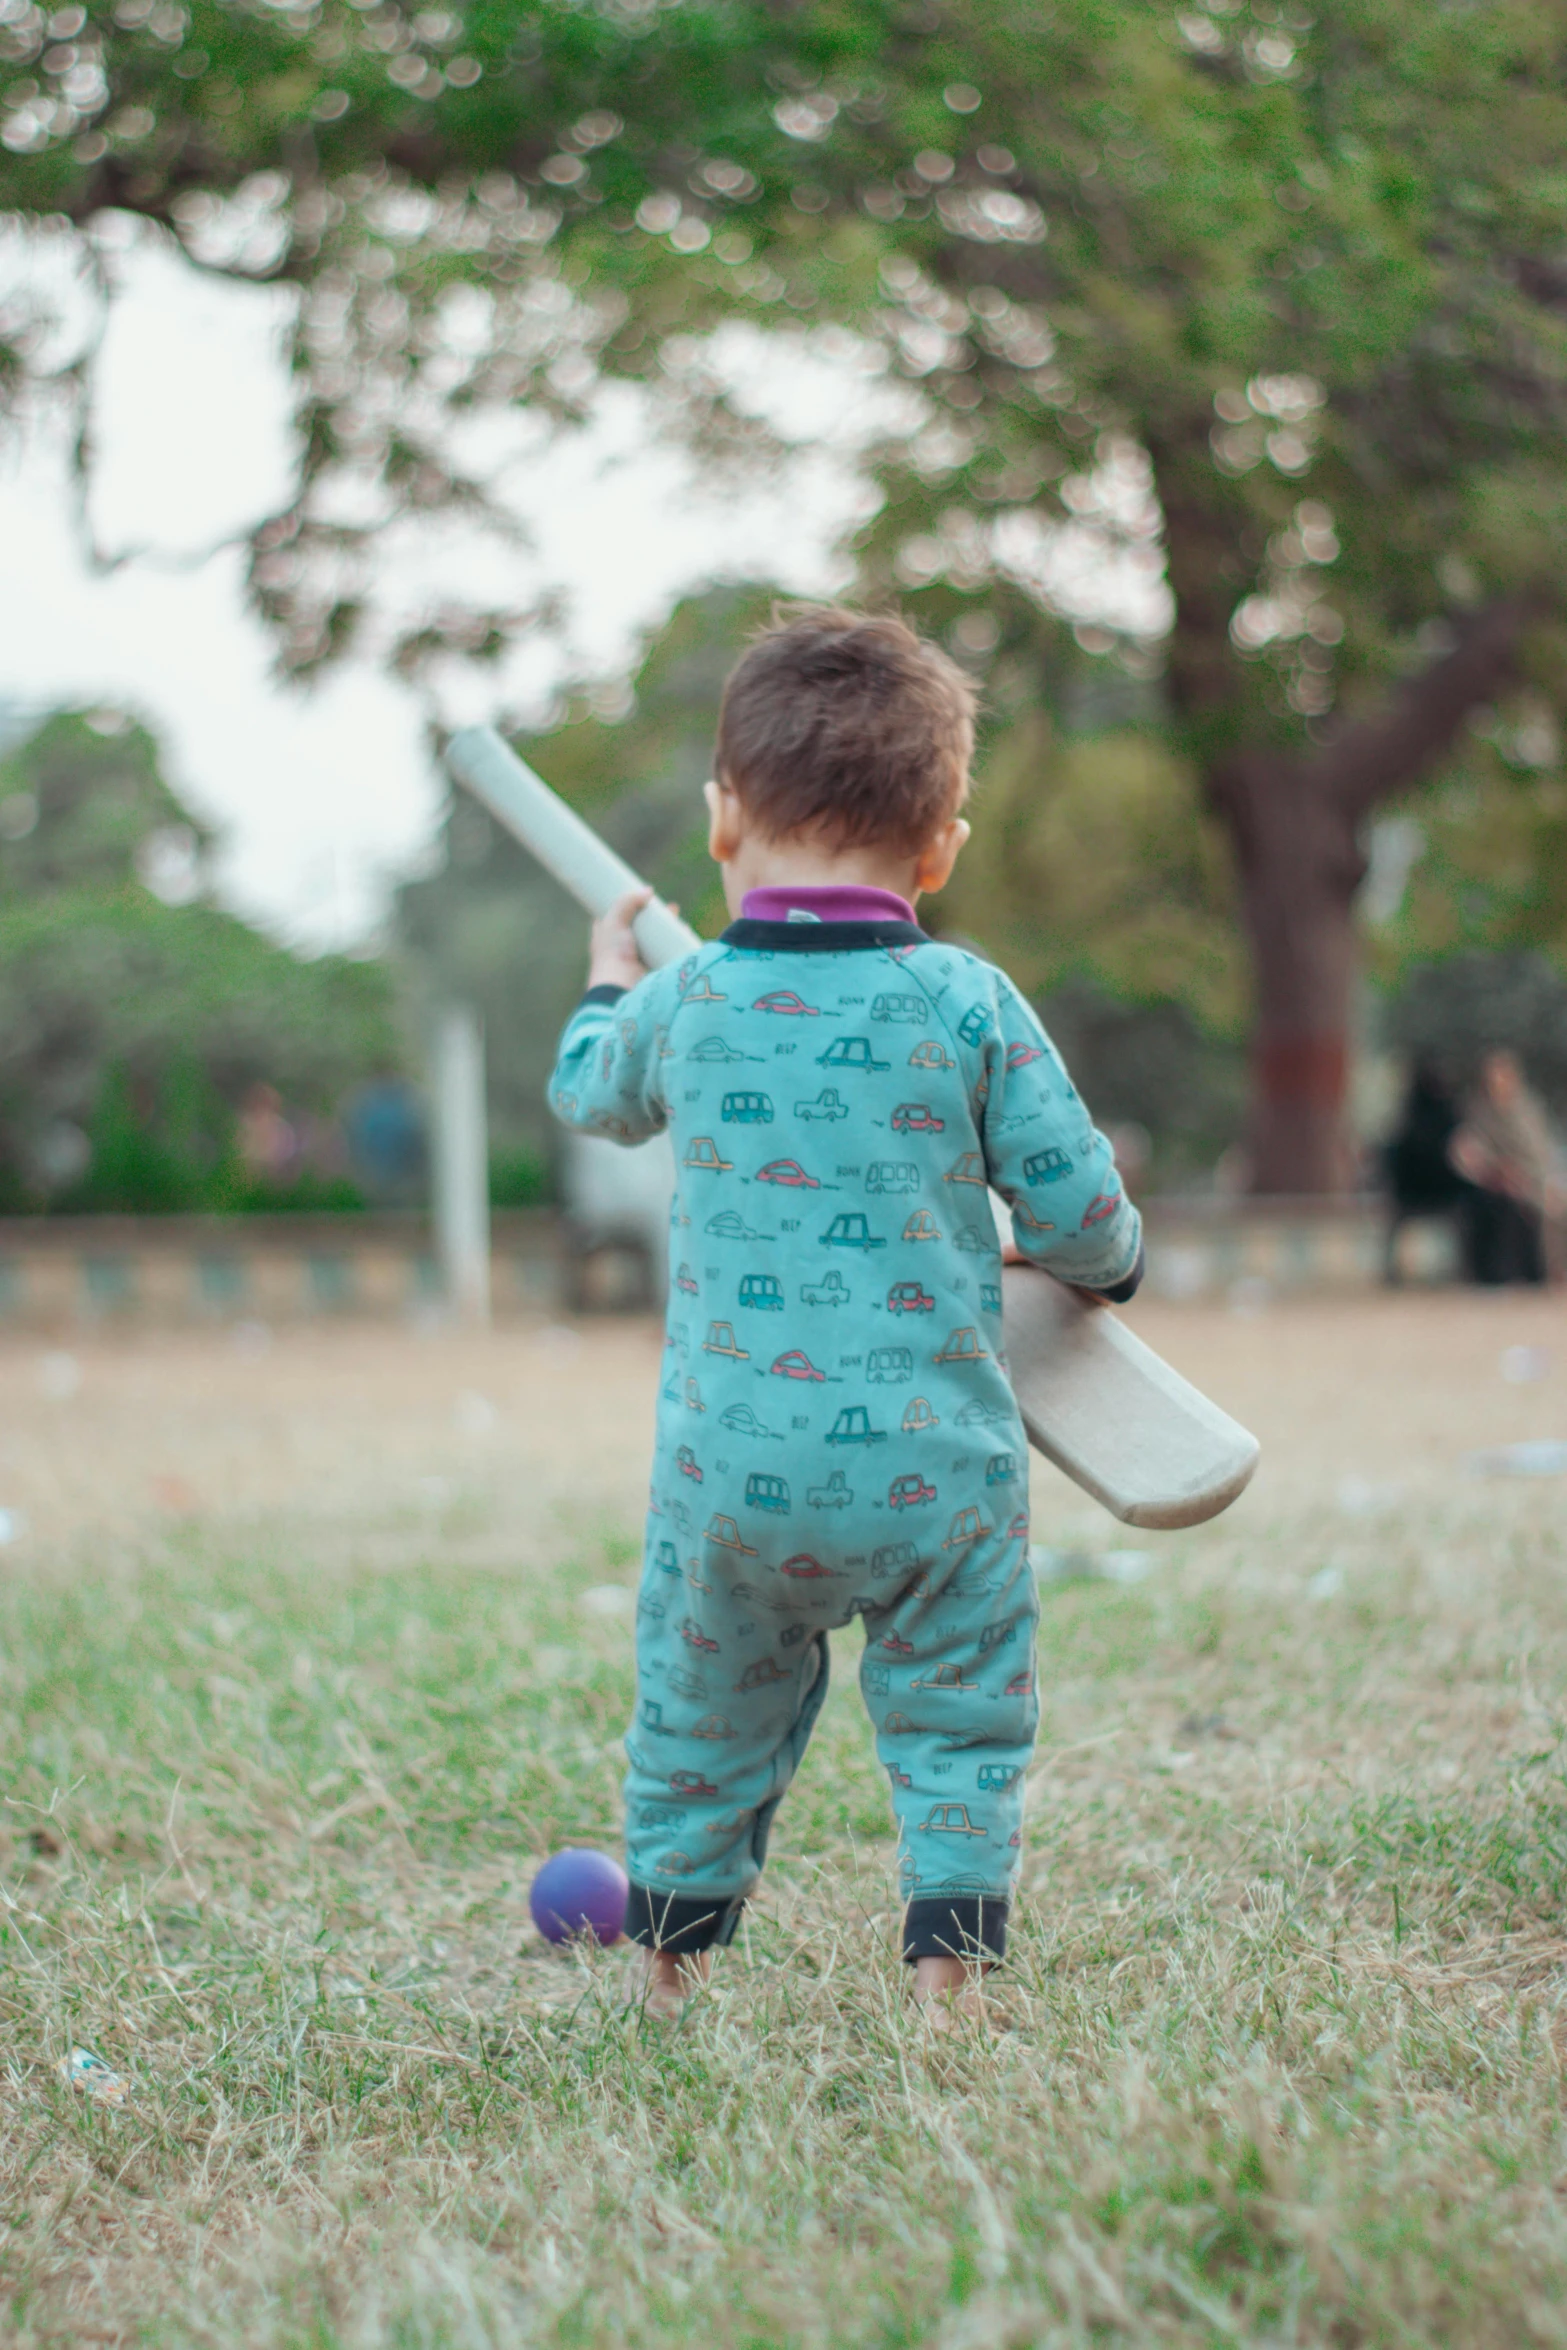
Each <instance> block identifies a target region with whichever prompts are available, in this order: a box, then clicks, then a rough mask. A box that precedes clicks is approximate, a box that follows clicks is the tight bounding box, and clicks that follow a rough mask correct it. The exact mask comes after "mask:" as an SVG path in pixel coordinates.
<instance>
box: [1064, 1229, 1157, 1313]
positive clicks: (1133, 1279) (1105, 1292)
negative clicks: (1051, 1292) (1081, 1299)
mask: <svg viewBox="0 0 1567 2350" xmlns="http://www.w3.org/2000/svg"><path fill="white" fill-rule="evenodd" d="M1147 1269H1148V1255H1147V1251H1146V1250H1145V1249H1144V1247H1143V1244H1142V1242H1141V1241H1139V1242H1138V1243H1137V1262H1136V1264H1135V1265H1134V1266H1133V1267H1132V1269H1131V1271H1130V1273H1127V1274H1125V1275H1123V1277H1122V1279H1121V1280H1119V1281H1113V1282H1111V1283H1110V1284H1109V1286H1108V1287H1106V1288H1104V1289H1101V1288H1100V1287H1099V1286H1098V1284H1097V1283H1096V1284H1095V1285H1094V1289H1093V1294H1094V1296H1095V1297H1102V1298H1104V1299H1106V1300H1107V1302H1108V1303H1109V1304H1110V1305H1113V1306H1124V1305H1130V1303H1131V1301H1132V1299H1133V1298H1134V1297H1135V1296H1136V1295H1137V1292H1138V1291H1139V1289H1141V1287H1142V1285H1143V1275H1144V1273H1145V1272H1146V1271H1147ZM1088 1286H1089V1285H1088V1283H1087V1282H1086V1281H1080V1282H1078V1284H1077V1287H1078V1288H1079V1289H1087V1288H1088Z"/></svg>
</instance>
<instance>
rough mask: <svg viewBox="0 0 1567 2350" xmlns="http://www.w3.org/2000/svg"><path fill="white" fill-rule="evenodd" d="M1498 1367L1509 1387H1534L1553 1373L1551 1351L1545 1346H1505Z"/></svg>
mask: <svg viewBox="0 0 1567 2350" xmlns="http://www.w3.org/2000/svg"><path fill="white" fill-rule="evenodd" d="M1497 1369H1498V1370H1499V1371H1500V1372H1501V1374H1502V1377H1503V1378H1504V1379H1505V1380H1506V1382H1507V1384H1508V1386H1509V1387H1532V1386H1533V1385H1534V1383H1535V1381H1536V1380H1537V1379H1548V1378H1549V1377H1550V1375H1551V1352H1550V1348H1549V1347H1545V1346H1504V1347H1503V1349H1502V1359H1501V1361H1500V1362H1499V1363H1498V1364H1497Z"/></svg>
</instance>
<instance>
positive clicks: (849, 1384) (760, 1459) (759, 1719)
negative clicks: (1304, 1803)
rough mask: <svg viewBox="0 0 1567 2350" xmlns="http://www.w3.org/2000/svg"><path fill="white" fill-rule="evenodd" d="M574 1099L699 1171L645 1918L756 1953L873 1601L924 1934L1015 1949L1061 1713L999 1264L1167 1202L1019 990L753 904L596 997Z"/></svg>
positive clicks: (645, 1845)
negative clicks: (754, 1902) (1044, 1694)
mask: <svg viewBox="0 0 1567 2350" xmlns="http://www.w3.org/2000/svg"><path fill="white" fill-rule="evenodd" d="M549 1095H550V1102H551V1106H552V1108H553V1109H554V1111H555V1114H556V1116H557V1117H559V1118H561V1119H562V1120H563V1121H564V1122H565V1123H566V1124H568V1125H571V1126H575V1127H578V1128H580V1129H582V1130H583V1131H584V1132H587V1133H593V1134H601V1135H609V1136H612V1137H614V1138H615V1139H616V1140H618V1141H622V1142H627V1143H632V1142H640V1141H642V1140H644V1139H645V1138H646V1137H648V1136H649V1135H652V1134H655V1133H658V1132H660V1131H661V1130H664V1129H667V1130H668V1132H669V1134H670V1136H671V1138H672V1141H673V1144H674V1152H675V1160H676V1171H677V1189H676V1193H675V1198H674V1203H673V1209H672V1216H671V1230H670V1263H669V1274H670V1282H669V1313H668V1330H667V1346H666V1353H665V1372H664V1378H663V1385H662V1390H661V1395H660V1401H659V1409H658V1436H657V1448H656V1454H655V1461H654V1469H653V1479H652V1496H651V1501H650V1506H649V1513H648V1524H647V1546H646V1556H645V1563H644V1567H643V1574H642V1585H641V1595H640V1601H639V1606H638V1616H637V1708H636V1718H635V1721H634V1722H633V1725H632V1728H631V1730H630V1731H629V1732H628V1735H627V1739H626V1751H627V1754H628V1756H629V1758H630V1770H629V1773H628V1776H627V1780H626V1842H627V1849H628V1858H629V1866H630V1874H631V1878H632V1904H631V1911H630V1915H629V1918H628V1930H629V1931H631V1932H632V1933H634V1934H635V1935H636V1936H637V1938H638V1939H640V1940H642V1941H645V1942H650V1943H651V1942H657V1943H659V1944H662V1945H663V1946H664V1947H666V1948H675V1949H683V1950H699V1949H703V1948H705V1947H707V1946H708V1945H710V1944H712V1943H715V1942H727V1941H728V1940H729V1938H730V1936H731V1935H732V1933H733V1931H734V1927H735V1924H736V1921H737V1919H738V1916H739V1912H740V1909H741V1906H742V1904H743V1901H744V1899H745V1896H746V1894H747V1893H748V1892H749V1891H750V1890H751V1888H752V1886H753V1885H754V1884H755V1882H756V1880H757V1877H758V1876H759V1874H760V1872H761V1868H762V1862H763V1858H764V1856H765V1852H766V1846H767V1836H768V1830H769V1828H770V1826H771V1823H772V1819H773V1815H774V1813H775V1812H776V1810H777V1808H778V1805H779V1803H780V1801H781V1800H782V1797H783V1795H784V1792H785V1790H786V1788H787V1787H788V1785H789V1781H790V1779H791V1778H792V1777H793V1775H794V1772H795V1769H796V1767H797V1765H798V1764H799V1761H800V1758H801V1756H802V1755H803V1753H804V1751H805V1747H806V1742H807V1740H808V1739H809V1737H810V1734H811V1729H812V1726H813V1724H814V1722H815V1720H816V1716H817V1714H818V1713H819V1711H820V1709H821V1704H822V1700H823V1697H824V1696H825V1694H826V1688H827V1634H828V1632H829V1631H831V1630H835V1629H838V1628H840V1627H842V1626H844V1625H846V1624H847V1623H848V1622H849V1620H850V1618H851V1617H853V1616H855V1615H858V1616H860V1617H861V1618H862V1619H863V1623H864V1630H865V1651H864V1656H863V1660H862V1662H861V1666H860V1686H861V1689H862V1690H863V1692H864V1697H865V1703H866V1707H867V1710H868V1711H869V1713H870V1717H871V1721H872V1724H873V1726H874V1730H875V1736H876V1747H877V1753H878V1755H879V1757H880V1760H881V1762H882V1764H883V1767H884V1768H885V1769H886V1771H887V1773H888V1776H889V1778H890V1780H891V1784H892V1800H893V1806H894V1809H895V1811H896V1813H897V1819H898V1830H899V1872H900V1878H901V1882H902V1887H903V1891H904V1894H905V1897H906V1899H907V1901H908V1904H909V1907H908V1914H907V1921H906V1927H905V1938H904V1954H905V1956H906V1957H910V1958H913V1957H916V1956H924V1955H927V1954H933V1953H937V1952H941V1951H986V1952H989V1953H990V1954H992V1955H996V1956H999V1955H1000V1953H1001V1951H1002V1949H1003V1948H1004V1947H1005V1922H1006V1911H1007V1903H1008V1899H1009V1897H1010V1894H1011V1891H1012V1888H1013V1886H1014V1884H1015V1882H1016V1877H1017V1871H1018V1864H1019V1858H1020V1852H1019V1844H1020V1829H1021V1822H1022V1784H1021V1781H1022V1774H1023V1771H1024V1770H1025V1768H1026V1766H1027V1763H1028V1760H1029V1757H1030V1754H1031V1752H1032V1750H1033V1742H1034V1736H1035V1732H1036V1728H1037V1724H1038V1702H1037V1699H1036V1696H1035V1689H1034V1625H1035V1619H1036V1616H1037V1613H1038V1602H1037V1596H1036V1590H1035V1581H1034V1575H1033V1571H1032V1567H1031V1565H1030V1561H1029V1555H1028V1456H1027V1450H1026V1444H1025V1439H1024V1435H1023V1429H1022V1425H1021V1422H1020V1420H1019V1417H1018V1411H1017V1405H1016V1403H1015V1401H1014V1399H1013V1396H1012V1391H1011V1388H1010V1386H1009V1384H1008V1380H1007V1372H1006V1362H1005V1357H1004V1355H1003V1352H1002V1328H1001V1252H1000V1247H999V1244H998V1241H997V1236H996V1229H995V1222H994V1218H993V1216H992V1214H991V1209H990V1203H989V1201H988V1199H987V1197H986V1192H987V1187H988V1186H991V1185H993V1186H994V1187H995V1189H996V1190H997V1191H998V1192H999V1193H1000V1194H1001V1195H1002V1197H1003V1198H1004V1199H1005V1200H1006V1201H1007V1202H1008V1204H1009V1205H1010V1206H1011V1208H1012V1211H1013V1218H1014V1230H1015V1233H1016V1237H1017V1241H1018V1245H1019V1247H1020V1248H1021V1249H1022V1250H1023V1251H1024V1252H1025V1253H1026V1254H1027V1255H1029V1256H1031V1257H1033V1258H1035V1259H1037V1260H1038V1261H1039V1262H1040V1263H1041V1264H1047V1265H1048V1266H1049V1267H1050V1269H1051V1271H1052V1272H1054V1273H1057V1274H1060V1275H1061V1276H1062V1277H1064V1278H1065V1279H1067V1280H1069V1281H1073V1282H1076V1283H1079V1284H1081V1285H1082V1286H1084V1287H1087V1288H1096V1289H1114V1288H1116V1287H1117V1286H1118V1285H1119V1284H1121V1283H1123V1282H1125V1281H1126V1280H1127V1278H1128V1276H1129V1275H1131V1274H1132V1273H1133V1272H1134V1269H1135V1267H1136V1265H1137V1261H1138V1257H1139V1249H1140V1227H1139V1219H1138V1215H1137V1211H1136V1209H1135V1208H1134V1207H1133V1206H1132V1204H1131V1202H1130V1201H1129V1200H1128V1199H1127V1198H1126V1196H1125V1194H1124V1192H1123V1190H1122V1188H1121V1183H1120V1179H1119V1177H1118V1176H1117V1174H1116V1170H1115V1164H1114V1159H1113V1157H1112V1154H1111V1150H1110V1146H1109V1144H1108V1143H1107V1142H1106V1140H1105V1138H1104V1136H1103V1135H1102V1134H1100V1133H1098V1132H1097V1131H1096V1130H1095V1128H1094V1126H1093V1125H1092V1123H1091V1121H1090V1119H1089V1117H1088V1115H1087V1113H1086V1111H1085V1110H1084V1108H1083V1105H1082V1102H1081V1101H1080V1100H1079V1098H1078V1096H1077V1094H1076V1093H1075V1092H1074V1091H1073V1088H1072V1086H1071V1084H1070V1082H1069V1080H1068V1078H1067V1074H1066V1071H1065V1069H1064V1068H1063V1066H1062V1063H1061V1060H1060V1058H1059V1056H1058V1055H1057V1053H1056V1051H1055V1048H1054V1047H1053V1046H1052V1044H1051V1043H1050V1040H1049V1038H1048V1037H1047V1036H1046V1035H1045V1033H1044V1030H1043V1029H1042V1028H1041V1027H1040V1025H1039V1022H1038V1020H1037V1019H1036V1018H1035V1016H1034V1014H1033V1012H1032V1011H1031V1010H1030V1009H1029V1006H1028V1005H1027V1003H1026V1002H1025V1001H1024V1000H1023V998H1022V997H1021V996H1020V995H1019V994H1018V992H1017V990H1016V988H1015V987H1014V986H1013V985H1012V983H1011V982H1010V980H1008V979H1007V978H1006V976H1005V975H1004V974H1003V973H1002V972H1000V971H998V970H996V969H995V968H994V967H993V966H992V965H991V964H989V963H986V962H983V961H981V959H980V958H979V957H978V956H976V955H972V954H968V953H965V952H964V951H962V950H961V949H960V948H957V947H952V946H947V945H944V944H942V943H941V942H940V941H935V940H931V939H929V938H927V937H926V936H925V934H924V933H923V931H921V930H919V929H918V928H917V927H916V926H915V925H914V924H913V923H906V922H899V921H887V922H880V921H878V922H823V923H815V922H802V921H800V920H798V919H796V920H794V921H766V922H763V921H755V920H744V919H742V920H740V921H738V922H735V923H733V924H732V925H731V926H730V928H729V929H728V930H727V931H726V932H725V933H724V935H723V937H722V938H721V939H718V940H716V941H714V942H713V943H712V944H711V945H708V946H704V947H703V948H702V950H701V952H700V953H699V954H696V955H693V956H690V957H688V958H687V959H686V960H685V961H684V962H682V963H680V964H679V965H670V966H668V967H666V968H665V969H663V970H661V971H656V972H654V973H652V974H651V975H650V976H649V977H648V978H646V979H644V980H643V981H641V983H640V984H639V985H638V986H637V987H635V988H633V989H632V990H631V991H630V993H629V994H624V993H622V992H621V991H620V990H618V989H615V988H604V987H598V988H594V989H592V990H591V991H590V992H589V994H588V996H587V998H586V999H585V1001H584V1002H583V1003H582V1004H581V1005H580V1006H579V1007H578V1009H577V1011H576V1012H575V1013H574V1014H573V1016H572V1018H571V1020H570V1022H569V1024H568V1025H567V1028H566V1031H565V1034H564V1036H563V1037H562V1039H561V1046H560V1053H559V1057H558V1059H557V1062H556V1066H555V1071H554V1074H553V1076H552V1077H551V1079H550V1086H549Z"/></svg>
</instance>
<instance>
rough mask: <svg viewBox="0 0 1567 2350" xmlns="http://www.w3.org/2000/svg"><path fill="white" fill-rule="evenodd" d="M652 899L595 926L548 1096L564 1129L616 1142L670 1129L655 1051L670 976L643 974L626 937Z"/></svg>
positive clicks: (635, 898)
mask: <svg viewBox="0 0 1567 2350" xmlns="http://www.w3.org/2000/svg"><path fill="white" fill-rule="evenodd" d="M652 894H653V893H652V891H651V890H647V889H643V890H634V891H632V892H630V893H629V894H628V895H627V896H626V897H624V898H622V899H621V900H620V901H619V903H618V904H616V905H614V906H612V907H611V908H610V910H609V912H608V913H607V914H602V915H600V917H599V919H598V921H596V922H595V923H594V925H593V945H592V952H591V957H590V960H589V964H588V991H587V993H586V995H585V996H584V997H583V999H582V1001H581V1003H580V1004H579V1005H578V1006H577V1008H576V1010H575V1011H574V1012H573V1013H572V1015H571V1018H570V1019H569V1020H568V1021H567V1023H566V1027H565V1032H564V1034H563V1035H562V1037H561V1040H560V1049H559V1051H558V1052H557V1054H556V1056H555V1067H554V1069H553V1071H552V1072H551V1074H550V1081H549V1085H548V1088H547V1093H548V1099H549V1105H550V1108H551V1109H552V1110H553V1111H554V1113H555V1115H556V1117H557V1118H559V1120H560V1121H561V1123H562V1125H564V1126H573V1127H576V1128H578V1129H579V1130H580V1131H581V1132H582V1133H585V1134H602V1135H605V1136H607V1137H608V1138H609V1139H610V1140H611V1141H613V1142H646V1141H647V1140H648V1138H649V1137H650V1136H651V1135H654V1134H661V1133H662V1132H663V1130H664V1128H665V1126H666V1125H667V1124H668V1122H669V1109H668V1105H667V1103H666V1102H665V1101H664V1099H663V1095H662V1092H661V1090H660V1085H659V1058H660V1056H659V1049H658V1048H659V1043H660V1040H661V1036H662V1032H663V1026H664V1023H665V1021H666V1020H667V1018H668V1013H669V1007H670V1005H671V1004H672V1002H673V990H674V985H675V978H674V971H673V968H672V967H669V968H666V969H665V970H664V971H661V972H660V971H655V972H653V973H651V974H649V973H648V972H647V971H645V970H644V969H643V966H642V958H641V957H640V955H639V954H638V953H637V949H636V941H635V940H634V939H633V937H632V935H631V923H632V919H633V917H634V916H635V915H636V914H637V913H638V912H639V911H640V910H641V908H642V907H643V906H644V905H645V904H646V903H647V901H648V899H649V898H650V897H651V896H652Z"/></svg>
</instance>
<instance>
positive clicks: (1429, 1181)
mask: <svg viewBox="0 0 1567 2350" xmlns="http://www.w3.org/2000/svg"><path fill="white" fill-rule="evenodd" d="M1461 1124H1462V1113H1461V1112H1460V1110H1459V1107H1458V1102H1457V1100H1456V1098H1455V1096H1454V1093H1453V1090H1452V1087H1451V1086H1450V1085H1449V1084H1448V1082H1447V1080H1446V1078H1445V1077H1444V1076H1443V1075H1442V1072H1441V1070H1440V1069H1438V1068H1437V1066H1436V1064H1435V1062H1433V1061H1429V1060H1419V1061H1416V1063H1415V1065H1414V1067H1413V1069H1412V1070H1411V1071H1410V1076H1409V1090H1408V1092H1407V1093H1406V1094H1405V1096H1404V1106H1403V1108H1402V1110H1401V1111H1400V1112H1399V1120H1398V1126H1397V1128H1396V1130H1395V1131H1394V1134H1393V1137H1392V1140H1391V1141H1390V1142H1388V1143H1387V1144H1385V1145H1384V1148H1383V1152H1382V1165H1383V1168H1384V1171H1385V1173H1386V1177H1387V1186H1388V1190H1389V1192H1390V1193H1391V1194H1392V1205H1391V1211H1390V1213H1389V1216H1388V1225H1387V1259H1386V1277H1387V1281H1388V1285H1389V1287H1390V1288H1396V1287H1397V1285H1398V1283H1399V1281H1400V1280H1401V1278H1402V1275H1401V1272H1400V1268H1399V1261H1398V1236H1399V1234H1400V1232H1401V1231H1402V1230H1403V1228H1404V1226H1405V1224H1406V1223H1408V1222H1410V1221H1411V1219H1412V1218H1415V1217H1419V1216H1455V1217H1458V1218H1460V1219H1461V1220H1462V1228H1463V1232H1464V1239H1465V1258H1466V1262H1467V1257H1468V1253H1469V1250H1468V1223H1467V1205H1468V1200H1469V1194H1470V1192H1471V1191H1472V1190H1473V1188H1474V1187H1473V1185H1472V1184H1470V1183H1469V1182H1467V1181H1466V1180H1465V1178H1464V1177H1463V1176H1462V1175H1461V1174H1460V1173H1459V1171H1458V1169H1457V1167H1456V1166H1455V1165H1454V1164H1453V1159H1452V1155H1451V1154H1452V1143H1453V1137H1454V1135H1455V1134H1456V1133H1457V1132H1458V1129H1459V1127H1460V1125H1461Z"/></svg>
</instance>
